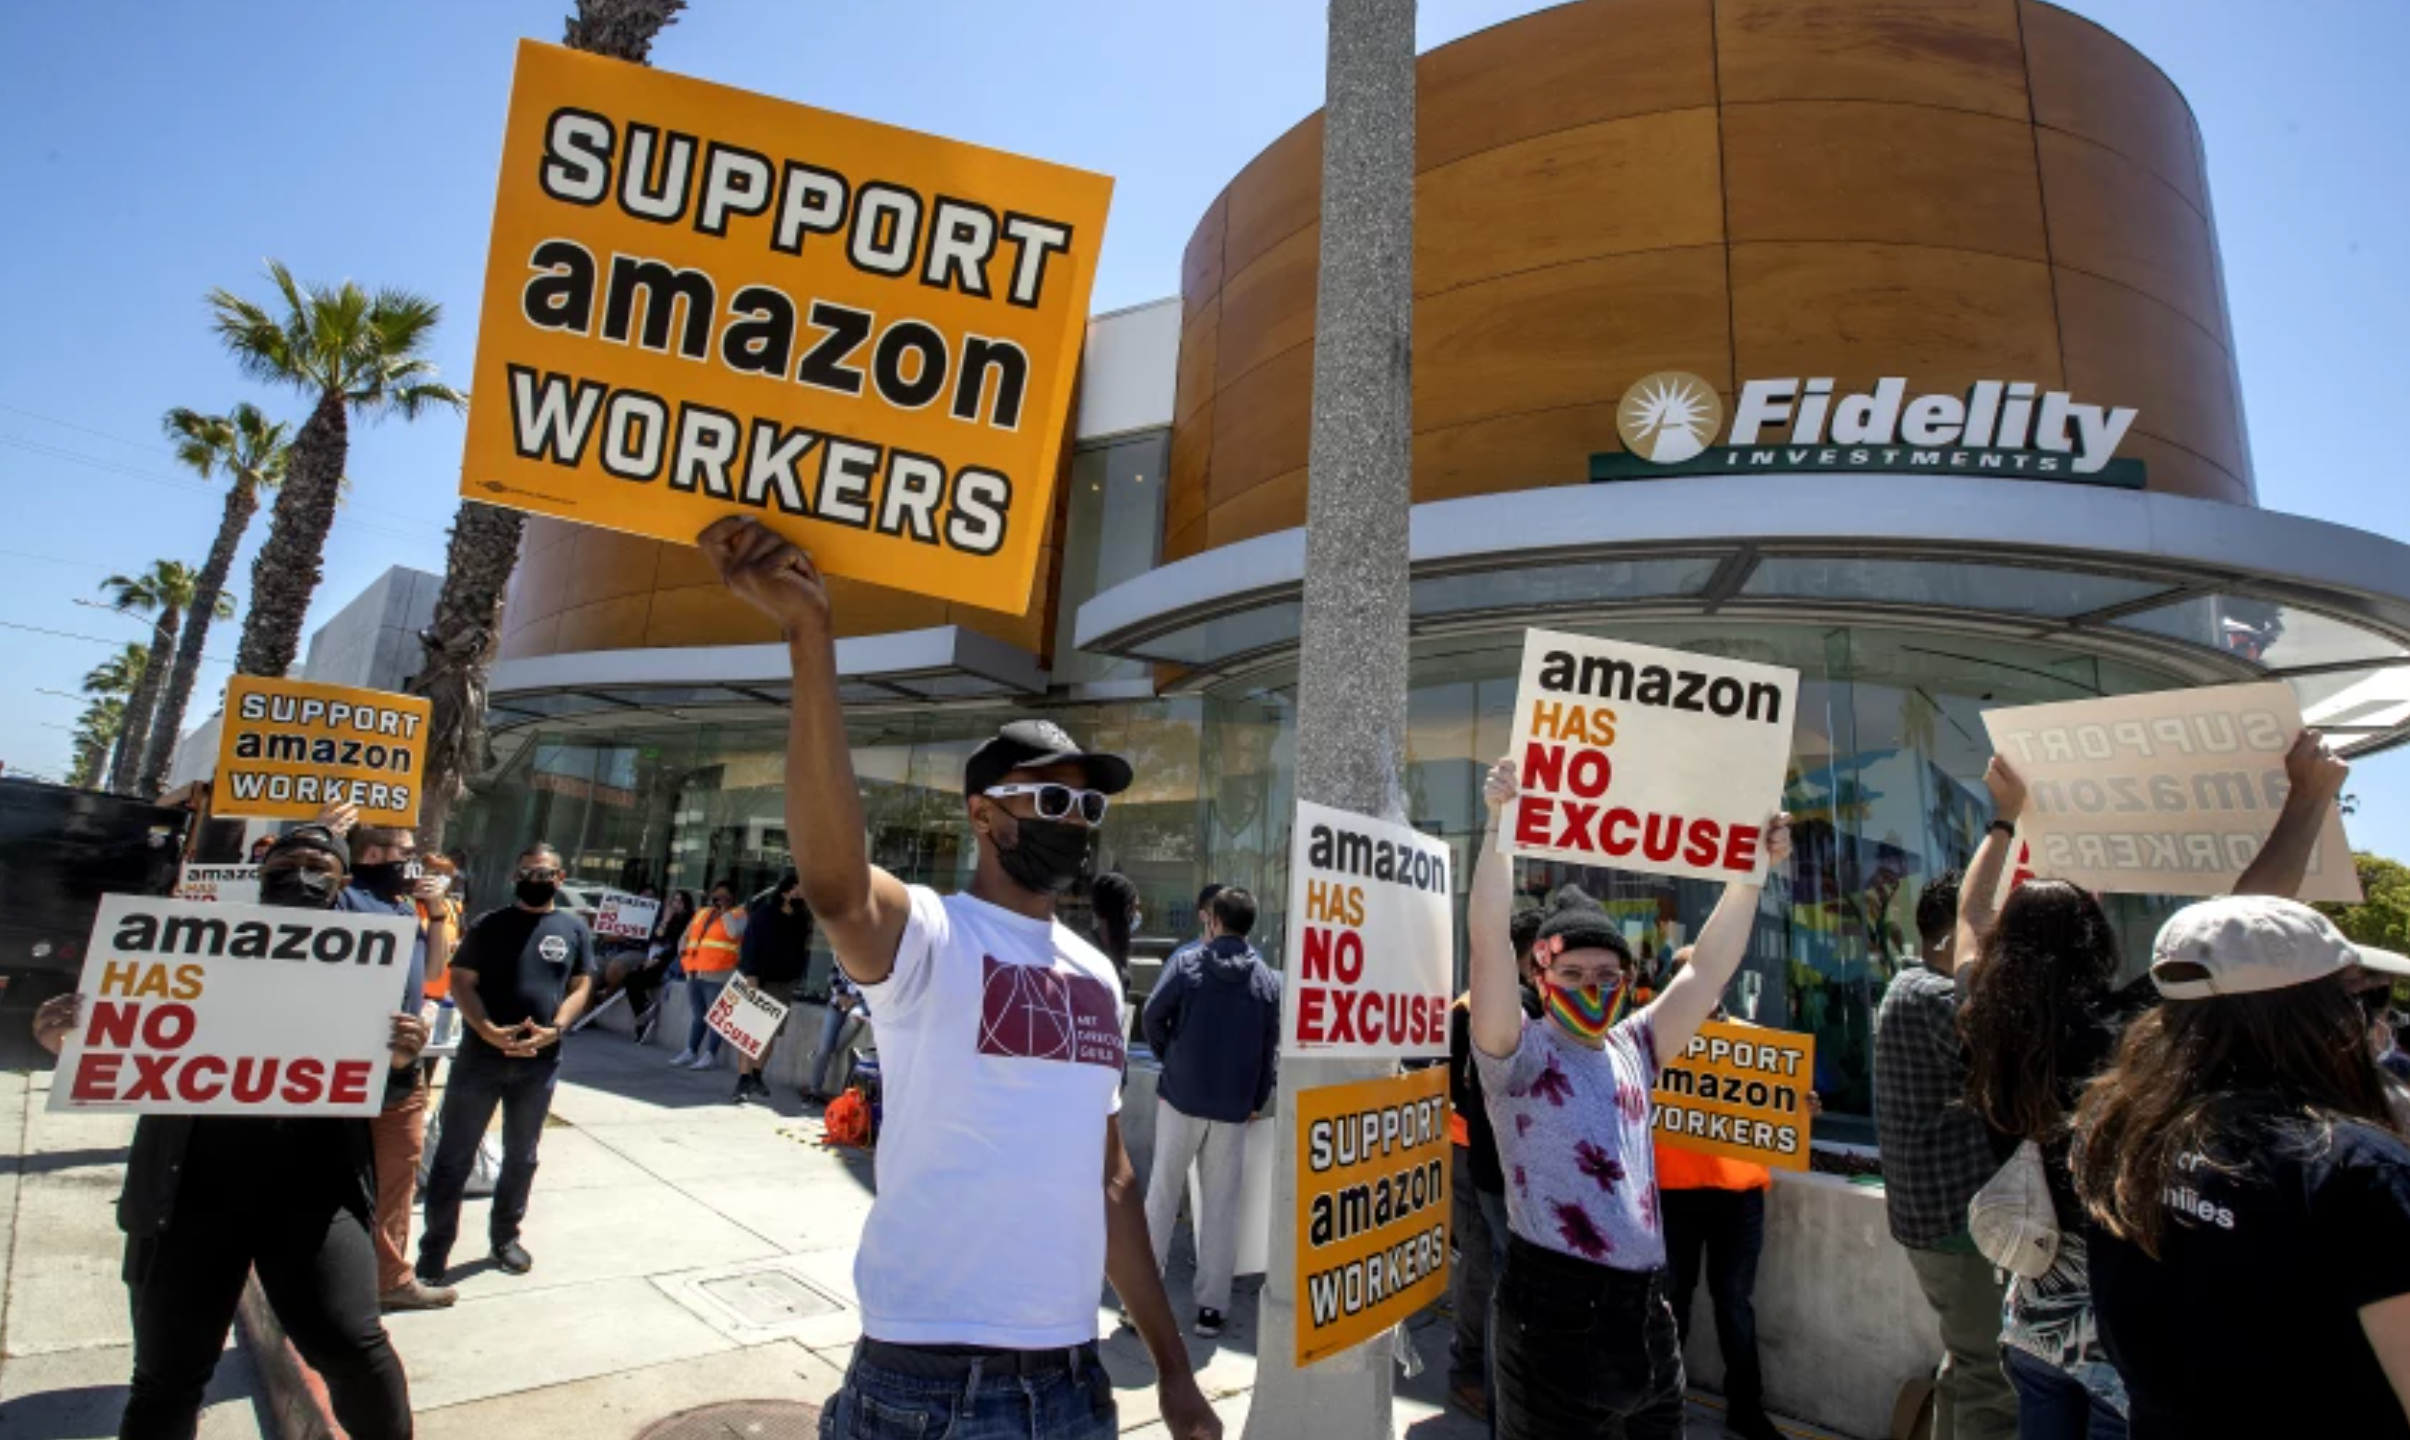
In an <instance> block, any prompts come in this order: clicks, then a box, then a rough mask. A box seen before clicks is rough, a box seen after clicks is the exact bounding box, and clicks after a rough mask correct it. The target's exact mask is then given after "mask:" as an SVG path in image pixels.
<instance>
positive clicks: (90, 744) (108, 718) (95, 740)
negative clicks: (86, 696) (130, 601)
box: [67, 645, 142, 790]
mask: <svg viewBox="0 0 2410 1440" xmlns="http://www.w3.org/2000/svg"><path fill="white" fill-rule="evenodd" d="M130 648H132V649H134V650H136V651H139V650H141V648H142V647H141V646H139V645H136V646H132V647H130ZM125 719H126V702H125V698H124V697H123V696H119V695H104V696H102V697H100V698H99V699H97V700H94V701H93V702H92V703H91V704H89V705H87V706H85V707H84V713H83V714H81V715H79V716H77V717H76V722H75V768H74V770H72V771H70V772H69V774H68V776H67V783H68V784H70V785H73V786H75V787H76V788H77V789H79V790H89V789H91V788H92V787H93V786H94V785H96V784H98V783H100V767H101V766H102V765H103V764H105V763H107V761H108V758H109V746H110V745H111V744H112V743H113V742H114V741H115V740H116V739H117V737H118V734H119V733H120V732H121V731H122V730H123V729H124V727H125Z"/></svg>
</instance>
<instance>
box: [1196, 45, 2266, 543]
mask: <svg viewBox="0 0 2410 1440" xmlns="http://www.w3.org/2000/svg"><path fill="white" fill-rule="evenodd" d="M1418 70H1419V75H1420V86H1421V90H1420V111H1421V113H1420V117H1419V129H1420V134H1419V137H1418V144H1417V172H1418V174H1417V180H1416V191H1415V274H1414V288H1415V312H1414V427H1415V441H1414V497H1415V499H1416V500H1417V501H1425V500H1438V499H1445V498H1449V497H1453V496H1461V495H1473V494H1483V493H1490V492H1496V491H1502V490H1516V489H1531V488H1537V487H1542V486H1551V485H1565V484H1576V483H1580V482H1582V481H1583V480H1585V479H1586V478H1587V476H1588V459H1589V457H1590V456H1591V455H1592V454H1594V453H1598V452H1602V451H1608V450H1614V449H1619V448H1621V442H1620V441H1619V440H1618V438H1617V436H1616V430H1615V419H1614V412H1615V404H1616V401H1617V400H1618V399H1619V398H1620V397H1621V396H1622V394H1623V392H1624V389H1625V388H1626V387H1627V386H1628V385H1629V384H1630V383H1631V382H1632V381H1633V380H1635V379H1638V378H1639V377H1641V376H1642V375H1646V374H1648V373H1651V372H1653V371H1657V370H1687V371H1690V372H1693V373H1695V374H1698V375H1700V376H1703V377H1706V378H1707V379H1709V380H1710V382H1711V383H1714V384H1716V385H1718V386H1719V388H1721V389H1722V390H1723V391H1724V398H1725V402H1726V404H1727V406H1728V407H1729V405H1730V404H1731V402H1732V399H1733V396H1732V391H1733V388H1734V385H1735V383H1736V377H1739V378H1751V377H1758V376H1785V375H1791V376H1832V377H1835V379H1836V380H1837V381H1838V382H1839V385H1840V386H1841V387H1852V386H1863V385H1868V384H1871V383H1872V382H1873V381H1874V380H1876V379H1877V378H1879V377H1881V376H1884V375H1905V376H1907V377H1908V378H1909V383H1910V386H1911V388H1912V389H1913V390H1915V391H1918V392H1926V391H1938V390H1951V389H1958V388H1963V387H1964V386H1965V385H1966V384H1969V383H1971V382H1973V381H1974V380H1976V379H1979V378H2000V379H2012V380H2032V381H2038V382H2041V383H2042V384H2043V385H2044V387H2045V388H2065V389H2069V390H2072V391H2073V392H2074V393H2075V395H2076V397H2077V398H2078V399H2079V400H2088V401H2091V402H2094V403H2112V404H2118V405H2130V406H2134V407H2136V408H2137V409H2138V410H2139V411H2140V417H2139V418H2138V419H2137V420H2136V422H2135V425H2134V428H2133V430H2132V432H2131V433H2130V434H2129V435H2128V436H2127V438H2126V441H2125V443H2124V445H2123V446H2122V447H2121V449H2120V451H2119V453H2120V454H2121V455H2126V456H2131V457H2135V458H2139V459H2141V460H2142V461H2143V462H2144V463H2145V465H2146V467H2147V470H2148V477H2149V480H2148V483H2149V486H2150V488H2152V489H2155V490H2166V491H2171V492H2175V493H2179V494H2185V495H2193V496H2200V497H2205V498H2210V499H2217V500H2226V501H2233V502H2237V503H2243V504H2249V503H2251V502H2252V500H2253V488H2252V479H2251V469H2250V459H2249V453H2248V449H2247V445H2246V443H2245V438H2244V430H2243V422H2242V412H2241V404H2240V400H2239V397H2238V390H2237V377H2236V366H2235V363H2234V358H2233V350H2232V344H2231V339H2230V335H2229V330H2228V326H2227V320H2226V308H2225V301H2224V294H2223V291H2222V287H2221V280H2220V274H2219V268H2218V260H2217V251H2216V242H2215V236H2214V229H2213V225H2212V222H2211V217H2210V212H2209V200H2208V190H2207V185H2206V182H2205V180H2204V174H2203V164H2202V154H2201V146H2200V141H2199V135H2198V131H2197V129H2196V127H2195V126H2194V124H2193V120H2192V115H2191V112H2190V110H2189V108H2188V107H2187V106H2186V104H2185V102H2184V99H2183V97H2182V96H2181V95H2180V94H2179V93H2178V92H2177V91H2176V89H2175V87H2174V85H2173V84H2171V83H2170V82H2169V81H2168V79H2167V78H2166V76H2164V75H2163V74H2161V73H2160V72H2159V71H2158V70H2157V69H2156V68H2155V67H2154V66H2152V65H2151V64H2150V62H2149V61H2147V60H2145V59H2144V58H2143V57H2142V56H2141V55H2139V54H2137V53H2136V52H2135V51H2134V50H2133V49H2132V48H2130V47H2129V46H2127V45H2126V44H2124V43H2123V42H2122V41H2120V40H2118V39H2117V38H2116V37H2114V36H2113V35H2111V34H2109V33H2108V32H2107V31H2105V30H2102V29H2100V28H2099V27H2098V26H2095V25H2093V24H2092V23H2091V22H2089V21H2086V20H2083V19H2080V18H2078V17H2076V16H2073V15H2070V14H2068V13H2067V12H2065V11H2063V10H2059V9H2056V8H2054V7H2052V6H2049V5H2043V4H2035V3H2020V0H1901V3H1893V0H1577V3H1574V4H1568V5H1564V6H1560V7H1557V8H1555V9H1550V10H1545V11H1541V12H1539V13H1537V14H1534V15H1531V16H1528V17H1525V18H1523V19H1519V20H1516V21H1512V22H1509V23H1507V24H1503V25H1500V26H1498V27H1496V28H1494V29H1491V30H1487V31H1484V32H1481V33H1479V34H1476V35H1473V36H1470V37H1468V38H1466V39H1464V40H1460V41H1458V42H1456V43H1454V44H1452V45H1447V46H1444V47H1442V48H1440V49H1437V50H1434V51H1432V52H1430V53H1428V54H1426V55H1424V56H1423V57H1421V59H1420V61H1419V62H1418ZM1321 166H1322V125H1321V116H1320V115H1319V114H1316V115H1314V116H1310V117H1308V118H1307V119H1306V120H1305V121H1303V122H1302V123H1300V124H1299V125H1298V126H1297V127H1296V128H1294V129H1292V130H1291V131H1289V133H1287V134H1286V135H1284V136H1282V137H1281V138H1280V139H1279V140H1277V141H1275V142H1273V144H1272V145H1271V146H1269V147H1268V148H1267V149H1265V150H1264V152H1263V153H1262V154H1261V155H1259V156H1257V157H1256V159H1255V160H1254V161H1253V162H1252V163H1251V164H1249V165H1248V166H1247V168H1246V169H1245V170H1243V171H1241V172H1240V173H1239V175H1238V177H1237V178H1236V179H1234V180H1233V181H1232V182H1231V184H1230V186H1229V188H1228V189H1227V190H1225V191H1224V192H1223V193H1222V195H1221V196H1220V197H1219V198H1218V199H1217V200H1216V201H1215V202H1214V204H1213V206H1212V208H1211V209H1209V210H1208V211H1207V212H1206V214H1205V217H1204V219H1203V220H1202V222H1201V223H1200V224H1199V225H1198V226H1197V229H1196V231H1195V233H1194V235H1193V236H1192V238H1191V239H1190V241H1189V244H1188V248H1187V252H1186V255H1185V257H1184V259H1183V264H1182V269H1181V298H1182V311H1183V322H1184V328H1183V331H1182V338H1181V350H1180V366H1179V380H1178V394H1177V399H1176V402H1175V417H1176V418H1175V428H1174V432H1173V449H1172V460H1171V472H1170V488H1169V493H1168V495H1167V497H1166V509H1165V526H1164V530H1165V546H1164V558H1165V559H1167V560H1172V559H1178V558H1181V557H1183V556H1187V555H1191V554H1195V553H1197V552H1198V551H1201V550H1207V549H1211V548H1214V547H1217V546H1221V545H1226V544H1229V543H1231V542H1232V541H1236V540H1243V539H1246V538H1248V537H1251V536H1255V535H1261V534H1265V533H1267V532H1271V531H1275V530H1281V529H1287V528H1289V527H1292V526H1296V525H1299V524H1302V523H1304V519H1305V480H1306V451H1307V432H1308V428H1309V423H1308V422H1309V416H1310V414H1311V405H1312V390H1313V383H1312V374H1313V347H1312V344H1311V342H1312V339H1313V334H1314V288H1315V276H1316V269H1317V260H1318V246H1319V244H1320V240H1321V234H1320V226H1319V224H1318V223H1317V218H1316V217H1317V210H1318V205H1319V192H1320V181H1321Z"/></svg>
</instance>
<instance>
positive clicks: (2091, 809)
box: [1983, 681, 2360, 902]
mask: <svg viewBox="0 0 2410 1440" xmlns="http://www.w3.org/2000/svg"><path fill="white" fill-rule="evenodd" d="M1983 725H1984V728H1985V729H1986V730H1988V731H1989V732H1991V741H1992V749H1993V751H1994V752H1995V753H1997V754H1998V755H2000V756H2002V757H2003V758H2005V759H2006V760H2007V761H2008V762H2009V763H2010V764H2011V765H2013V766H2015V767H2016V770H2017V773H2018V775H2020V776H2022V777H2023V778H2024V781H2025V787H2026V803H2025V813H2024V814H2023V815H2022V816H2021V817H2019V819H2018V822H2017V833H2018V836H2019V838H2020V839H2022V840H2024V841H2025V842H2026V843H2027V844H2029V845H2031V846H2032V851H2033V857H2032V865H2033V869H2034V871H2035V872H2036V873H2038V874H2040V875H2044V876H2047V877H2049V878H2051V879H2056V880H2066V881H2069V882H2071V883H2073V884H2076V885H2081V886H2082V887H2084V888H2085V889H2087V890H2094V891H2100V892H2104V893H2118V894H2142V895H2224V894H2227V893H2229V892H2231V891H2232V890H2233V889H2234V882H2235V881H2236V880H2237V879H2239V878H2240V877H2241V875H2242V873H2243V870H2244V869H2245V868H2246V867H2247V866H2249V865H2250V863H2251V861H2252V859H2253V857H2255V856H2257V855H2258V854H2259V847H2260V846H2261V845H2263V844H2265V843H2266V842H2267V838H2268V832H2269V831H2270V830H2273V829H2274V828H2275V826H2276V816H2277V814H2278V812H2280V811H2282V810H2283V809H2284V798H2285V795H2286V794H2287V793H2288V792H2289V791H2290V789H2291V786H2290V784H2289V783H2288V782H2287V781H2286V779H2285V773H2284V756H2285V751H2287V750H2289V749H2291V748H2292V745H2293V740H2294V738H2295V737H2296V736H2298V735H2299V734H2300V733H2301V708H2300V706H2299V705H2298V704H2297V703H2296V702H2295V700H2294V698H2293V691H2292V689H2291V687H2289V686H2287V685H2285V684H2283V683H2282V682H2279V681H2269V682H2266V683H2264V684H2254V685H2219V686H2213V687H2209V688H2206V689H2200V690H2165V691H2160V692H2157V693H2155V694H2149V695H2119V696H2113V697H2110V698H2108V699H2102V700H2075V701H2069V702H2066V703H2064V704H2057V705H2021V706H2018V707H2016V708H2014V709H2004V710H1988V711H1985V712H1984V716H1983ZM2297 898H2299V899H2302V900H2339V901H2344V902H2351V901H2356V900H2358V899H2359V898H2360V881H2359V877H2358V875H2357V874H2356V873H2354V871H2353V868H2352V863H2351V849H2350V844H2349V842H2348V841H2347V840H2345V838H2344V835H2343V818H2342V816H2340V815H2338V814H2337V813H2336V812H2335V810H2334V808H2333V807H2332V806H2329V807H2328V809H2327V813H2326V820H2325V824H2324V826H2323V828H2322V829H2321V830H2320V832H2319V838H2318V845H2317V848H2316V850H2315V851H2314V853H2313V854H2312V856H2311V859H2310V868H2309V873H2308V875H2307V876H2306V877H2305V879H2304V880H2303V882H2302V886H2301V891H2300V894H2299V896H2298V897H2297Z"/></svg>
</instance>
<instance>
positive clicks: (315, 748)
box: [209, 675, 432, 825]
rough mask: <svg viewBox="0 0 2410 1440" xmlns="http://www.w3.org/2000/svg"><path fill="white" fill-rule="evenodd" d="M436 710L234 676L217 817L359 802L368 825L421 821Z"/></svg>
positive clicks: (277, 814)
mask: <svg viewBox="0 0 2410 1440" xmlns="http://www.w3.org/2000/svg"><path fill="white" fill-rule="evenodd" d="M431 709H432V707H431V706H430V705H429V704H428V702H427V701H426V700H425V699H424V698H422V697H420V696H417V695H395V694H392V693H390V692H388V691H384V690H354V689H352V688H350V687H349V686H345V685H313V684H311V683H310V682H309V681H307V680H284V679H279V678H275V677H272V676H265V675H237V676H235V677H234V678H233V679H232V680H229V681H227V682H226V716H225V721H224V724H223V728H222V729H221V731H220V733H219V735H218V773H217V782H216V786H215V788H214V790H213V791H212V793H211V796H210V802H209V808H210V811H211V813H212V814H216V815H251V816H257V817H259V818H261V819H266V820H307V819H310V818H312V817H314V816H316V815H317V814H318V812H319V811H320V810H321V809H323V808H325V807H326V806H328V805H356V806H358V807H359V810H360V823H361V824H363V825H415V824H417V823H418V802H419V781H420V777H421V776H423V775H424V774H425V773H426V769H427V716H428V714H429V712H430V710H431Z"/></svg>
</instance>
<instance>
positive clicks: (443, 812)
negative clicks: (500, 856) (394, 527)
mask: <svg viewBox="0 0 2410 1440" xmlns="http://www.w3.org/2000/svg"><path fill="white" fill-rule="evenodd" d="M685 8H686V0H577V13H576V14H574V15H572V16H570V17H569V23H568V24H567V26H565V27H564V29H563V31H562V35H561V43H562V44H564V45H566V46H568V47H569V48H570V49H572V50H583V51H585V52H586V53H587V54H589V55H607V56H609V57H610V58H611V59H614V60H625V61H627V62H629V63H630V64H633V65H649V64H651V63H652V54H653V37H654V36H656V35H658V34H660V33H661V31H662V29H663V28H664V27H666V26H667V25H668V24H669V23H670V22H671V21H673V20H675V19H677V18H678V12H679V11H681V10H683V9H685ZM526 526H527V517H526V515H525V514H523V513H521V512H520V511H517V510H501V509H497V508H495V507H494V506H491V505H487V504H483V503H481V502H479V501H476V500H467V499H464V500H462V501H461V502H460V513H459V515H457V516H456V517H454V519H453V521H452V542H451V546H450V548H449V549H448V550H447V552H446V553H445V557H444V588H443V594H442V595H441V596H440V597H438V598H437V600H436V602H435V623H434V624H432V625H430V626H428V627H427V628H426V629H425V630H424V631H422V632H420V634H419V637H418V638H419V643H420V644H421V645H422V646H424V647H425V648H426V652H427V663H426V664H425V665H424V666H422V667H421V668H420V670H419V672H418V677H417V679H415V680H413V681H412V682H411V686H410V688H411V690H412V692H413V693H415V694H419V695H424V696H426V697H427V698H428V699H429V700H430V701H431V702H433V710H432V714H431V715H430V717H429V720H428V725H427V769H426V779H425V782H424V784H423V786H422V787H421V795H420V800H419V811H418V843H419V848H420V849H421V850H423V851H425V852H427V853H428V854H433V853H435V852H436V851H439V850H441V849H442V848H443V843H444V831H445V829H446V828H447V827H448V826H449V825H450V824H451V823H452V807H453V806H454V805H455V804H457V803H458V802H459V801H460V800H461V799H463V798H464V797H466V796H467V794H468V790H469V781H470V779H471V778H473V777H474V776H476V775H477V773H478V772H479V771H481V770H483V769H484V768H485V760H486V741H485V693H486V672H487V671H488V670H490V669H491V668H492V667H493V663H494V645H495V642H496V641H498V640H499V639H500V638H501V635H502V600H503V596H504V595H505V594H506V593H507V592H508V591H509V589H510V574H511V571H512V570H513V569H514V568H516V567H517V565H518V563H519V534H520V532H521V531H522V530H524V529H525V528H526Z"/></svg>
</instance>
